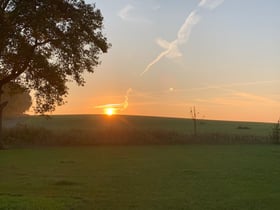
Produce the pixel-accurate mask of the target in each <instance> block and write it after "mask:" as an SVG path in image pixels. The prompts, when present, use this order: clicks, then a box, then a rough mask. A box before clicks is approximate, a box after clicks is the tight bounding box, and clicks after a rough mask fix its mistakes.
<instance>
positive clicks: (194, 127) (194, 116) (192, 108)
mask: <svg viewBox="0 0 280 210" xmlns="http://www.w3.org/2000/svg"><path fill="white" fill-rule="evenodd" d="M190 113H191V117H192V120H193V135H194V136H195V137H197V115H198V112H197V111H196V108H195V106H193V107H191V110H190Z"/></svg>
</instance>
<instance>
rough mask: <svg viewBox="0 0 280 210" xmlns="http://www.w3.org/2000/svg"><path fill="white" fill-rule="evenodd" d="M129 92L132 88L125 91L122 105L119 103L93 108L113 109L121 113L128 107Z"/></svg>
mask: <svg viewBox="0 0 280 210" xmlns="http://www.w3.org/2000/svg"><path fill="white" fill-rule="evenodd" d="M131 92H132V88H129V89H128V90H127V91H126V94H125V96H124V102H123V103H119V104H103V105H98V106H95V107H94V108H96V109H106V108H113V109H115V110H116V111H119V112H122V111H124V110H126V109H127V107H128V96H129V95H130V93H131Z"/></svg>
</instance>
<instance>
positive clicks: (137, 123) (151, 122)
mask: <svg viewBox="0 0 280 210" xmlns="http://www.w3.org/2000/svg"><path fill="white" fill-rule="evenodd" d="M23 123H25V124H26V125H30V126H36V127H44V128H47V129H53V130H61V129H79V130H92V129H102V128H134V129H135V128H136V129H144V130H165V131H175V132H179V133H192V132H193V121H192V120H191V119H184V118H165V117H147V116H124V115H115V116H104V115H54V116H51V117H50V118H45V117H40V116H29V117H27V118H26V119H24V120H23ZM197 127H198V132H200V133H226V134H246V135H257V136H267V135H269V134H270V133H271V129H272V124H270V123H257V122H231V121H214V120H197Z"/></svg>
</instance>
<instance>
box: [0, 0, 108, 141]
mask: <svg viewBox="0 0 280 210" xmlns="http://www.w3.org/2000/svg"><path fill="white" fill-rule="evenodd" d="M109 47H110V44H109V43H108V41H107V39H106V37H105V36H104V35H103V17H102V14H101V12H100V10H99V9H97V8H96V7H95V4H93V5H90V4H86V3H85V2H84V1H83V0H55V1H53V0H0V121H1V122H0V135H1V128H2V112H3V109H4V107H5V106H6V105H7V102H6V101H3V99H2V98H1V95H2V94H3V87H4V85H6V84H8V83H10V82H13V83H16V84H19V85H20V86H22V87H24V88H26V89H29V90H33V91H34V96H35V98H36V107H35V111H36V112H37V113H41V114H42V113H45V112H49V111H53V110H54V109H55V107H56V106H58V105H62V104H63V103H64V100H65V96H66V95H67V93H68V89H67V86H66V82H67V81H69V80H71V81H75V82H76V83H77V84H78V85H83V84H84V83H85V81H84V79H83V73H84V72H85V71H87V72H93V71H94V68H95V67H96V66H97V65H98V64H99V63H100V61H99V56H100V54H101V53H106V52H107V50H108V48H109ZM0 143H1V137H0Z"/></svg>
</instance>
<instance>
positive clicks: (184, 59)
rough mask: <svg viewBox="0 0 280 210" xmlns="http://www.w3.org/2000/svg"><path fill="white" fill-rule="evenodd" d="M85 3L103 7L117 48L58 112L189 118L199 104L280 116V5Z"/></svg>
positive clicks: (270, 0) (204, 110) (144, 0)
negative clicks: (107, 111)
mask: <svg viewBox="0 0 280 210" xmlns="http://www.w3.org/2000/svg"><path fill="white" fill-rule="evenodd" d="M86 2H88V3H94V2H96V6H97V8H99V9H101V12H102V14H103V16H104V25H105V29H104V32H105V34H106V35H107V37H108V39H109V41H110V42H111V43H112V48H111V49H110V51H109V52H108V54H105V55H103V56H102V57H101V60H102V64H101V65H100V66H99V67H98V68H96V72H95V73H94V74H93V75H88V74H87V75H86V81H87V84H86V86H85V87H76V86H75V85H74V84H71V85H70V87H71V88H70V95H69V97H68V104H66V105H64V106H63V107H59V108H58V109H57V111H56V112H55V113H57V114H59V113H63V114H74V113H76V114H77V113H103V110H102V107H103V106H104V105H105V106H106V105H108V104H114V105H116V106H115V107H113V108H115V111H116V112H117V113H119V114H135V115H155V116H174V117H190V113H189V110H190V107H191V106H196V107H197V109H198V110H199V112H200V113H201V116H200V117H203V118H208V119H225V120H246V121H276V120H277V119H278V118H279V117H280V111H279V110H280V109H279V108H280V91H279V85H280V14H279V8H280V1H277V0H266V1H264V0H246V1H244V0H243V1H242V0H224V1H223V0H202V1H199V0H185V1H183V0H173V1H171V0H95V1H91V0H88V1H86ZM190 14H193V17H192V18H191V17H189V16H190ZM185 23H186V24H185ZM184 24H185V25H184ZM178 37H179V38H178ZM164 47H165V48H164ZM164 52H166V53H164ZM162 53H163V54H164V55H163V56H162V57H160V55H161V54H162ZM159 57H160V59H158V60H157V58H159ZM149 64H152V65H151V66H149ZM145 70H147V71H146V72H145V73H144V74H143V72H144V71H145ZM141 73H142V76H141ZM128 90H129V91H128Z"/></svg>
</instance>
